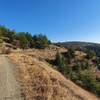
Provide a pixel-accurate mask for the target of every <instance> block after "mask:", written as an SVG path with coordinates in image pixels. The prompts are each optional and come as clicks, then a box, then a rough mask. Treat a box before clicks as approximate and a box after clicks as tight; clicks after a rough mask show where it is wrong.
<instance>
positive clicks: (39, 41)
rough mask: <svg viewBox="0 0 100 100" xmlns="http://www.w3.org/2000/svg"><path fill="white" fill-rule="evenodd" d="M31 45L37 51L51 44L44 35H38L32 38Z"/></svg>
mask: <svg viewBox="0 0 100 100" xmlns="http://www.w3.org/2000/svg"><path fill="white" fill-rule="evenodd" d="M33 43H34V47H35V48H38V49H44V48H45V47H47V46H48V45H49V44H50V43H51V42H50V40H48V38H47V37H46V36H45V35H42V34H38V35H34V36H33Z"/></svg>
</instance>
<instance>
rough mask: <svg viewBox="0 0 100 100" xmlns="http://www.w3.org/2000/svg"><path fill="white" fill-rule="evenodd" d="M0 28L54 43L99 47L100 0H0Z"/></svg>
mask: <svg viewBox="0 0 100 100" xmlns="http://www.w3.org/2000/svg"><path fill="white" fill-rule="evenodd" d="M0 24H1V25H5V26H7V27H8V28H11V29H15V30H16V31H17V32H20V31H24V32H31V33H32V34H36V33H44V34H46V35H47V36H48V38H49V39H50V40H52V41H56V42H57V41H88V42H98V43H100V0H0Z"/></svg>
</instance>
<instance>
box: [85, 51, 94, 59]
mask: <svg viewBox="0 0 100 100" xmlns="http://www.w3.org/2000/svg"><path fill="white" fill-rule="evenodd" d="M85 53H86V54H87V56H86V57H87V58H88V59H91V58H93V57H95V56H96V53H95V52H94V51H92V50H89V49H87V50H86V51H85Z"/></svg>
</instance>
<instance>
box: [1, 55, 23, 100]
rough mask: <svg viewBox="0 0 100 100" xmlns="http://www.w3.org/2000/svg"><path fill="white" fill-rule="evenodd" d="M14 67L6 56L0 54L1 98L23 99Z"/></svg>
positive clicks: (7, 99)
mask: <svg viewBox="0 0 100 100" xmlns="http://www.w3.org/2000/svg"><path fill="white" fill-rule="evenodd" d="M14 67H15V66H14V65H13V64H12V63H11V61H10V60H9V59H8V58H7V57H6V56H4V55H0V100H23V98H22V97H21V92H20V86H19V84H18V82H17V81H16V78H15V76H14V73H15V70H14Z"/></svg>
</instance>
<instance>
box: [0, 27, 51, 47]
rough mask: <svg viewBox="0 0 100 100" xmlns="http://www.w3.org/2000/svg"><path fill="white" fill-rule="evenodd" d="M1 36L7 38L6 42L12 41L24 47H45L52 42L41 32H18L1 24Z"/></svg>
mask: <svg viewBox="0 0 100 100" xmlns="http://www.w3.org/2000/svg"><path fill="white" fill-rule="evenodd" d="M0 37H3V38H5V39H4V41H5V42H7V43H11V44H13V45H15V46H17V47H20V48H23V49H25V48H38V49H44V48H45V47H47V46H48V45H49V44H50V43H51V42H50V40H48V38H47V36H46V35H43V34H41V33H40V34H36V35H32V34H31V33H29V32H16V31H15V30H10V29H8V28H6V27H5V26H0Z"/></svg>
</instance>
